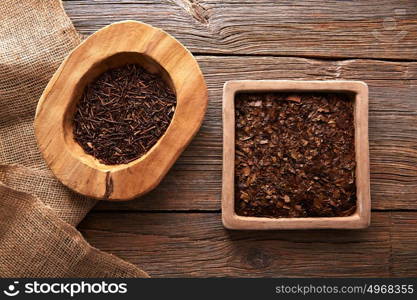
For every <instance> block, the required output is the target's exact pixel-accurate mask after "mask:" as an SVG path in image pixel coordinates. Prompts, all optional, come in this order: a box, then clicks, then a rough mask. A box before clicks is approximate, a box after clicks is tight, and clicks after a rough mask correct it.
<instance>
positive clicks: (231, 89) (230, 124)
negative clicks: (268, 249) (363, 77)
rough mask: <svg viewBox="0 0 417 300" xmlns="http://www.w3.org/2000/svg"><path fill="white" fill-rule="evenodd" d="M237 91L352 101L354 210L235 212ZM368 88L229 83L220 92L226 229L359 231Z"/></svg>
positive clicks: (366, 209) (367, 205) (365, 214)
mask: <svg viewBox="0 0 417 300" xmlns="http://www.w3.org/2000/svg"><path fill="white" fill-rule="evenodd" d="M238 92H339V93H347V94H349V95H352V98H353V101H354V125H355V159H356V171H355V175H356V197H357V203H356V207H357V209H356V211H355V213H354V214H353V215H350V216H346V217H314V218H313V217H309V218H266V217H245V216H239V215H237V214H236V213H235V192H234V191H235V187H234V184H235V104H234V102H235V95H236V93H238ZM370 216H371V196H370V187H369V145H368V86H367V85H366V84H365V83H364V82H361V81H342V80H337V81H293V80H238V81H228V82H226V83H225V85H224V89H223V188H222V220H223V225H224V227H226V228H228V229H253V230H263V229H324V228H337V229H360V228H366V227H368V226H369V224H370Z"/></svg>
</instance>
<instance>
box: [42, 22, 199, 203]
mask: <svg viewBox="0 0 417 300" xmlns="http://www.w3.org/2000/svg"><path fill="white" fill-rule="evenodd" d="M126 64H139V65H141V66H142V67H143V68H145V69H146V70H147V71H148V72H150V73H154V74H158V75H159V76H160V77H161V78H162V79H163V80H165V82H166V83H167V84H169V85H170V86H171V89H172V90H174V91H175V95H176V107H175V113H174V116H173V118H172V120H171V122H170V124H169V126H168V128H167V130H166V131H165V132H164V133H163V135H162V136H161V137H160V138H159V140H158V141H157V142H156V144H155V145H153V146H152V148H151V149H149V150H148V151H147V152H146V153H145V155H143V156H142V157H140V158H138V159H136V160H134V161H131V162H129V163H127V164H120V165H106V164H104V163H102V162H100V161H99V160H98V159H97V158H95V157H93V156H92V155H89V154H87V153H86V152H85V151H84V150H83V149H82V148H81V146H80V145H79V144H78V142H76V141H75V139H74V135H73V126H74V123H73V115H74V112H75V110H76V105H77V101H79V99H80V97H81V95H82V93H83V90H84V88H85V87H86V86H87V85H88V84H89V83H91V82H92V81H93V80H94V79H95V78H97V76H98V75H99V74H101V73H103V72H105V71H107V70H109V69H113V68H118V67H121V66H124V65H126ZM206 108H207V86H206V83H205V81H204V77H203V74H202V72H201V70H200V68H199V66H198V64H197V62H196V60H195V59H194V57H193V56H192V55H191V53H190V52H189V51H188V50H187V49H185V48H184V46H183V45H181V44H180V43H179V42H178V41H177V40H176V39H174V38H173V37H172V36H170V35H168V34H167V33H166V32H164V31H162V30H161V29H158V28H155V27H152V26H149V25H147V24H144V23H140V22H133V21H126V22H118V23H114V24H112V25H110V26H107V27H105V28H103V29H101V30H99V31H97V32H96V33H94V34H93V35H91V36H90V37H89V38H88V39H86V40H85V41H83V42H82V43H81V44H80V45H79V46H77V47H76V48H75V49H74V50H73V51H72V52H71V53H70V54H69V55H68V56H67V57H66V58H65V60H64V61H63V62H62V64H61V66H60V67H59V68H58V70H57V71H56V72H55V74H54V76H53V77H52V79H51V80H50V82H49V83H48V86H47V87H46V88H45V90H44V92H43V94H42V96H41V98H40V100H39V103H38V106H37V109H36V116H35V121H34V127H35V135H36V139H37V142H38V146H39V149H40V151H41V153H42V155H43V157H44V159H45V161H46V162H47V164H48V167H49V168H50V169H51V170H52V172H53V173H54V175H55V176H56V177H57V178H58V179H59V180H60V181H61V182H62V183H63V184H65V185H66V186H68V187H69V188H70V189H72V190H74V191H76V192H78V193H80V194H83V195H85V196H89V197H93V198H98V199H106V200H128V199H132V198H134V197H137V196H141V195H143V194H145V193H147V192H149V191H150V190H152V189H154V188H155V187H156V186H157V185H158V183H159V182H160V181H161V180H162V178H163V177H164V176H165V174H166V173H167V172H168V170H169V169H170V168H171V166H172V165H173V164H174V162H175V161H176V159H177V158H178V157H179V155H180V154H181V153H182V151H183V150H184V149H185V147H186V146H187V145H188V143H189V142H190V141H191V139H192V138H193V137H194V135H195V134H196V133H197V131H198V129H199V128H200V126H201V123H202V121H203V118H204V114H205V112H206Z"/></svg>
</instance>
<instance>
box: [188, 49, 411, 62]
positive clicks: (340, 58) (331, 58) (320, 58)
mask: <svg viewBox="0 0 417 300" xmlns="http://www.w3.org/2000/svg"><path fill="white" fill-rule="evenodd" d="M192 54H193V55H194V56H196V57H199V56H215V57H259V58H261V57H272V58H301V59H312V60H318V61H326V62H339V61H342V62H343V61H350V60H372V61H381V62H398V63H407V62H417V59H411V58H410V59H408V58H401V59H400V58H375V57H354V56H352V57H350V56H320V55H317V56H315V55H285V54H282V55H279V54H257V53H243V54H233V53H211V52H195V51H194V52H193V53H192Z"/></svg>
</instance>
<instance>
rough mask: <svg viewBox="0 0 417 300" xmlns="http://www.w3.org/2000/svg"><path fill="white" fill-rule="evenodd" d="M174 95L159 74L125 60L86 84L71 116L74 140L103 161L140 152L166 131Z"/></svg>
mask: <svg viewBox="0 0 417 300" xmlns="http://www.w3.org/2000/svg"><path fill="white" fill-rule="evenodd" d="M175 106H176V97H175V94H174V92H173V91H172V90H171V89H170V87H169V86H168V85H167V84H166V83H165V82H164V81H163V80H162V78H161V77H159V76H158V75H155V74H151V73H149V72H148V71H146V70H145V69H143V68H142V67H141V66H139V65H135V64H130V65H125V66H122V67H119V68H116V69H111V70H109V71H106V72H104V73H103V74H101V75H100V76H99V77H98V78H97V79H96V80H95V81H94V82H92V83H91V84H89V85H88V86H87V87H86V89H85V90H84V93H83V95H82V97H81V99H80V101H79V103H78V105H77V109H76V112H75V114H74V120H73V121H74V139H75V140H76V141H77V142H78V143H79V144H80V145H81V147H82V148H83V149H84V150H85V152H87V153H88V154H91V155H93V156H94V157H96V158H97V159H99V160H100V161H101V162H102V163H104V164H108V165H114V164H125V163H128V162H130V161H132V160H135V159H137V158H139V157H141V156H142V155H144V154H145V153H146V152H147V151H148V150H149V149H151V148H152V146H153V145H155V143H156V142H157V141H158V139H159V138H160V137H161V136H162V135H163V134H164V133H165V131H166V129H167V128H168V126H169V124H170V122H171V119H172V117H173V115H174V111H175Z"/></svg>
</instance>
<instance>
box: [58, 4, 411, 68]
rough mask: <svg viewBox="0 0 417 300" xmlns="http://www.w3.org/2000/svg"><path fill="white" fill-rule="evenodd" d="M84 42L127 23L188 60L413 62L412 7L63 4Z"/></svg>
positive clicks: (378, 5) (358, 5)
mask: <svg viewBox="0 0 417 300" xmlns="http://www.w3.org/2000/svg"><path fill="white" fill-rule="evenodd" d="M64 7H65V9H66V11H67V13H68V15H69V16H70V18H71V19H72V21H73V22H74V24H75V26H76V27H77V29H78V30H79V31H80V32H81V33H83V34H90V33H92V32H94V31H96V30H98V29H99V28H101V27H103V26H105V25H108V24H110V23H112V22H115V21H121V20H126V19H133V20H138V21H142V22H146V23H149V24H151V25H154V26H157V27H160V28H163V29H164V30H166V31H167V32H168V33H170V34H172V35H174V36H175V37H176V38H178V39H179V40H180V41H181V42H182V43H184V44H185V45H186V47H188V48H189V49H190V50H191V51H192V52H193V53H222V54H256V55H287V56H311V57H313V56H314V57H351V58H354V57H357V58H364V57H368V58H391V59H414V60H415V59H417V43H416V40H417V7H416V4H415V1H413V0H395V1H391V0H382V1H378V0H372V1H336V0H327V1H321V0H313V1H307V0H303V1H296V2H294V1H279V2H278V1H273V0H256V1H249V2H242V1H240V0H228V1H216V0H207V1H201V0H199V1H191V0H171V1H168V0H165V1H152V0H142V1H129V0H124V1H117V2H116V1H106V0H102V1H97V0H96V1H95V0H80V1H72V0H71V1H69V0H67V1H64Z"/></svg>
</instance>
